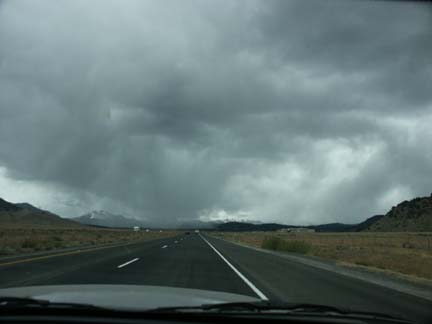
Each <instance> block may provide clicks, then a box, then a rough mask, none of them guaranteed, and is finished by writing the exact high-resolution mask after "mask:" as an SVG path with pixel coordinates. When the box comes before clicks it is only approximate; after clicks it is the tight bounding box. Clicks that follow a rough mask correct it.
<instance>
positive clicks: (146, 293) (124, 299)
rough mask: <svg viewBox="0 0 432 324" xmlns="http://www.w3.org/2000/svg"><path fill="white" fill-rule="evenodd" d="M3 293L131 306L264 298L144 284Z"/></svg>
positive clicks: (141, 307)
mask: <svg viewBox="0 0 432 324" xmlns="http://www.w3.org/2000/svg"><path fill="white" fill-rule="evenodd" d="M0 296H1V297H4V296H7V297H26V298H34V299H41V300H48V301H50V302H59V303H79V304H90V305H94V306H99V307H106V308H113V309H128V310H146V309H153V308H157V307H177V306H201V305H202V304H219V303H231V302H259V301H261V300H260V299H258V298H255V297H251V296H245V295H238V294H231V293H225V292H218V291H209V290H198V289H186V288H176V287H160V286H141V285H58V286H30V287H20V288H8V289H0Z"/></svg>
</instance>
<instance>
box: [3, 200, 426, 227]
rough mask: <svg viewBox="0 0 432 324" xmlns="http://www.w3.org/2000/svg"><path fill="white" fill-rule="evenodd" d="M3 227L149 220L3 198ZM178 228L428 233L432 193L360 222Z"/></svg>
mask: <svg viewBox="0 0 432 324" xmlns="http://www.w3.org/2000/svg"><path fill="white" fill-rule="evenodd" d="M0 225H1V226H7V225H12V226H59V227H82V226H85V225H90V226H100V227H117V228H130V227H133V226H140V227H149V224H148V223H146V222H145V221H142V220H138V219H134V218H127V217H124V216H122V215H116V214H112V213H110V212H107V211H103V210H98V211H92V212H90V213H87V214H85V215H82V216H80V217H75V218H72V219H65V218H61V217H60V216H58V215H56V214H54V213H51V212H49V211H46V210H42V209H39V208H37V207H35V206H33V205H31V204H29V203H16V204H14V203H11V202H8V201H6V200H4V199H1V198H0ZM176 227H177V228H178V229H206V230H217V231H231V232H250V231H276V230H280V229H283V228H308V229H313V230H315V231H317V232H360V231H373V232H377V231H381V232H405V231H410V232H425V231H432V195H431V196H427V197H418V198H414V199H412V200H410V201H403V202H401V203H400V204H398V205H396V206H393V207H392V208H391V209H390V210H389V212H387V213H386V214H385V215H375V216H372V217H370V218H368V219H366V220H365V221H363V222H361V223H358V224H343V223H329V224H321V225H309V226H294V225H286V224H278V223H259V222H249V221H242V222H236V221H225V222H220V221H218V222H202V221H199V220H189V221H185V222H183V223H181V224H177V226H176Z"/></svg>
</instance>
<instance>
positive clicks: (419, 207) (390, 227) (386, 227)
mask: <svg viewBox="0 0 432 324" xmlns="http://www.w3.org/2000/svg"><path fill="white" fill-rule="evenodd" d="M368 230H370V231H377V232H431V231H432V195H431V196H429V197H421V198H415V199H413V200H410V201H407V200H405V201H403V202H401V203H400V204H398V205H397V206H395V207H392V209H391V210H390V211H389V212H388V213H387V214H385V215H384V217H382V218H381V219H379V220H378V221H377V222H374V223H373V224H371V225H370V226H369V227H368Z"/></svg>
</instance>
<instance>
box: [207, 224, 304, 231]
mask: <svg viewBox="0 0 432 324" xmlns="http://www.w3.org/2000/svg"><path fill="white" fill-rule="evenodd" d="M288 227H298V226H290V225H282V224H277V223H263V224H252V223H247V222H227V223H221V224H218V225H216V226H215V229H216V230H218V231H222V232H267V231H277V230H280V229H282V228H288Z"/></svg>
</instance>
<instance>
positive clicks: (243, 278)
mask: <svg viewBox="0 0 432 324" xmlns="http://www.w3.org/2000/svg"><path fill="white" fill-rule="evenodd" d="M200 237H201V238H202V239H203V241H204V242H206V243H207V244H208V245H209V246H210V247H211V248H212V249H213V251H215V252H216V254H217V255H219V256H220V257H221V259H222V260H224V261H225V263H226V264H228V266H229V267H230V268H231V269H232V270H233V271H234V272H235V273H236V274H237V275H238V276H239V277H240V278H241V279H242V280H243V281H244V282H245V283H246V284H247V285H248V286H249V288H251V289H252V290H253V292H254V293H255V294H257V295H258V297H259V298H261V299H262V300H269V299H268V298H267V296H266V295H264V294H263V293H262V291H261V290H259V289H258V288H257V287H255V285H254V284H253V283H252V282H250V281H249V279H248V278H246V277H245V276H244V275H243V274H242V273H241V272H240V271H238V270H237V269H236V268H235V267H234V266H233V265H232V264H231V263H230V262H229V261H228V260H227V259H225V257H224V256H223V255H222V254H221V253H220V252H219V251H218V250H216V248H215V247H214V246H213V245H212V244H211V243H210V242H209V241H207V240H206V239H205V238H204V237H203V236H202V235H201V234H200Z"/></svg>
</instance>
